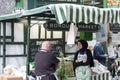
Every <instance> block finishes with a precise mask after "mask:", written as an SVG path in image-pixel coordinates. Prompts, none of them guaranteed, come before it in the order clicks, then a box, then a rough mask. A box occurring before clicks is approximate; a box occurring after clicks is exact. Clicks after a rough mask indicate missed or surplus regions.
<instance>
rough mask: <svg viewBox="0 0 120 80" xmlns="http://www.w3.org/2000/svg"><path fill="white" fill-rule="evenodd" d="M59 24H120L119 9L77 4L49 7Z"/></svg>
mask: <svg viewBox="0 0 120 80" xmlns="http://www.w3.org/2000/svg"><path fill="white" fill-rule="evenodd" d="M49 8H50V9H51V11H52V13H53V14H55V17H56V20H57V22H58V23H59V24H61V23H63V22H64V21H67V22H74V23H79V22H84V23H91V22H92V23H95V24H99V23H120V9H117V8H114V9H113V8H97V7H92V6H84V5H78V4H54V5H50V6H49Z"/></svg>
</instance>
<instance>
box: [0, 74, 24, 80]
mask: <svg viewBox="0 0 120 80" xmlns="http://www.w3.org/2000/svg"><path fill="white" fill-rule="evenodd" d="M0 80H23V77H22V76H11V75H0Z"/></svg>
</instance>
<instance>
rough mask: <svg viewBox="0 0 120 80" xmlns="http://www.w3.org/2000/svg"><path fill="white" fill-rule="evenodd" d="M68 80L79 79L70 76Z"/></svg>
mask: <svg viewBox="0 0 120 80" xmlns="http://www.w3.org/2000/svg"><path fill="white" fill-rule="evenodd" d="M68 80H77V79H76V78H75V77H71V78H68Z"/></svg>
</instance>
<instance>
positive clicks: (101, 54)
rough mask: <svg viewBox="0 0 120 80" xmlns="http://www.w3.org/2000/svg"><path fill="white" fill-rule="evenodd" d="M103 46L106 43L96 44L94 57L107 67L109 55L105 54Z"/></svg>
mask: <svg viewBox="0 0 120 80" xmlns="http://www.w3.org/2000/svg"><path fill="white" fill-rule="evenodd" d="M103 44H104V41H99V42H97V43H96V44H95V46H94V50H93V57H94V59H96V60H98V61H99V62H100V63H101V64H102V65H104V66H105V65H106V59H107V55H106V54H105V53H104V52H103V47H102V45H103Z"/></svg>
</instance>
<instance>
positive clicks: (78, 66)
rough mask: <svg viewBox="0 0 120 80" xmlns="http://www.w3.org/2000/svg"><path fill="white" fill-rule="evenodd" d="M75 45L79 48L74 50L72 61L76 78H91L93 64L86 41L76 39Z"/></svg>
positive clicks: (87, 79) (78, 79) (84, 79)
mask: <svg viewBox="0 0 120 80" xmlns="http://www.w3.org/2000/svg"><path fill="white" fill-rule="evenodd" d="M77 46H78V48H79V50H78V51H76V53H75V56H74V61H73V67H74V71H75V75H76V78H77V80H91V68H90V67H93V66H94V63H93V57H92V53H91V51H90V50H89V49H87V47H88V43H87V41H85V40H78V41H77Z"/></svg>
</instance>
